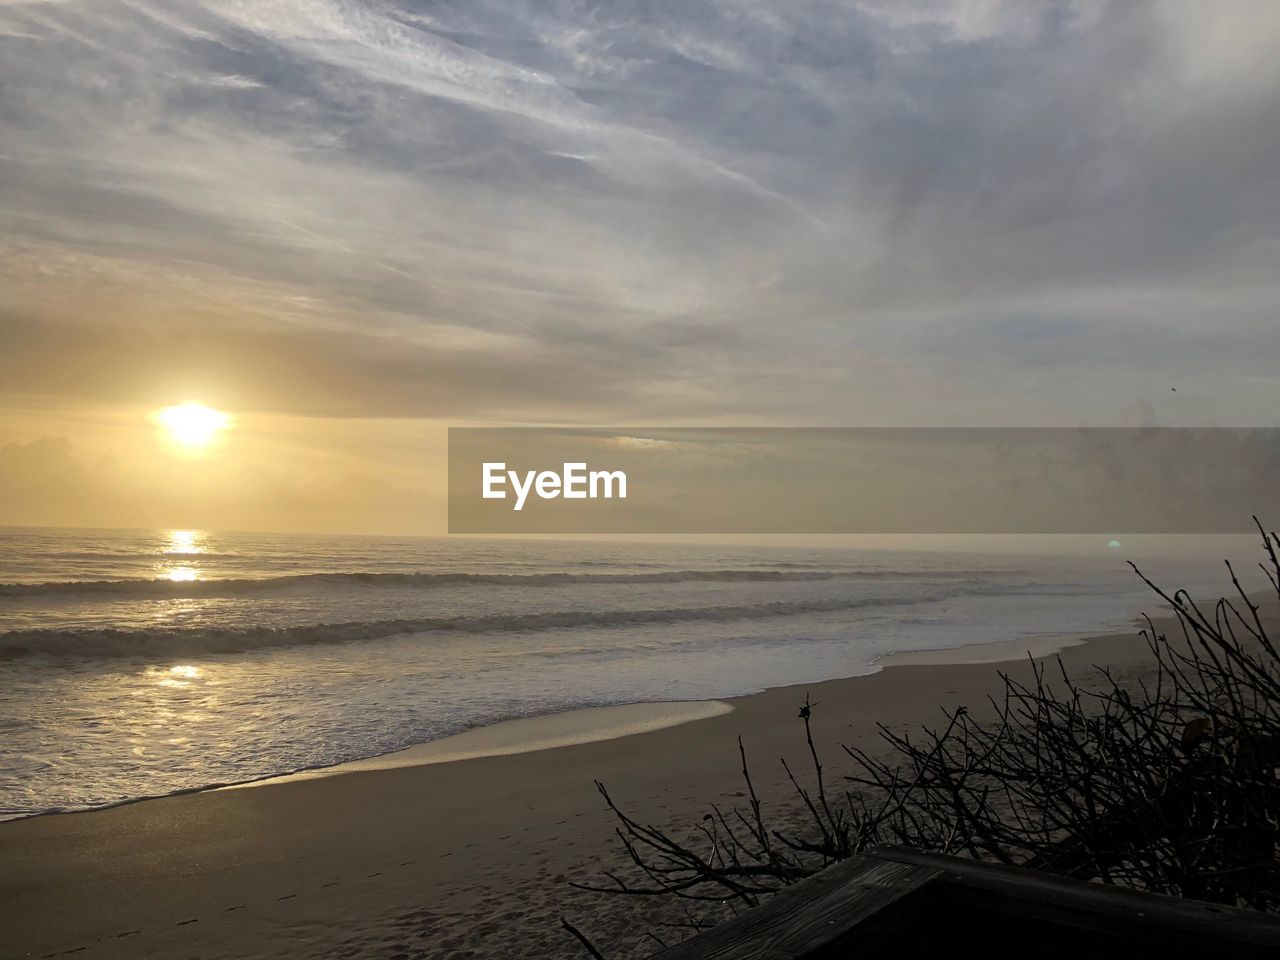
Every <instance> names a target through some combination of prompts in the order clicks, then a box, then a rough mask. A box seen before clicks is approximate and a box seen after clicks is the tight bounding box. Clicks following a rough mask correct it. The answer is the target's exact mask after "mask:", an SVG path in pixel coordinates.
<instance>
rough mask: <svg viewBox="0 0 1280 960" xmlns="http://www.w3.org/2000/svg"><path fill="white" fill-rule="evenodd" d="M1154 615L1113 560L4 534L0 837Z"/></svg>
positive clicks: (1183, 580) (1193, 572)
mask: <svg viewBox="0 0 1280 960" xmlns="http://www.w3.org/2000/svg"><path fill="white" fill-rule="evenodd" d="M1157 573H1158V574H1159V575H1162V576H1165V577H1170V576H1172V577H1176V578H1177V583H1176V585H1177V586H1184V585H1189V586H1196V585H1201V586H1203V587H1204V588H1205V589H1208V588H1209V587H1210V586H1211V585H1215V586H1214V589H1216V584H1217V581H1218V580H1220V579H1221V566H1220V565H1211V564H1207V563H1203V562H1201V563H1199V564H1189V565H1188V564H1187V563H1184V564H1183V566H1182V567H1177V568H1175V567H1174V566H1171V565H1170V564H1165V565H1163V566H1162V567H1161V568H1160V569H1159V570H1157ZM1213 595H1214V596H1216V595H1217V594H1216V593H1214V594H1213ZM1159 610H1160V607H1159V604H1158V603H1157V602H1156V598H1155V597H1154V596H1153V595H1152V594H1151V593H1150V591H1149V590H1148V589H1147V588H1146V587H1145V586H1144V585H1143V584H1142V583H1141V582H1140V581H1139V580H1138V579H1137V577H1136V576H1135V575H1134V574H1133V573H1132V571H1131V570H1129V568H1128V567H1127V566H1126V565H1125V564H1124V563H1123V562H1122V560H1121V559H1120V558H1119V557H1118V556H1116V555H1115V554H1114V553H1107V552H1104V553H1103V554H1102V555H1101V556H1099V557H1097V558H1087V559H1082V558H1078V557H1075V558H1051V557H1036V556H1030V555H978V554H958V553H920V552H905V551H904V552H883V551H876V552H869V551H852V550H839V549H818V548H783V547H759V546H715V545H702V544H699V545H689V544H650V543H602V542H580V541H538V542H532V541H524V542H521V541H502V540H465V539H444V538H439V539H429V538H390V537H321V536H301V535H279V534H250V533H217V532H207V531H198V530H136V531H121V530H52V529H34V528H31V529H27V528H0V818H11V817H18V816H27V815H31V814H37V813H43V812H50V811H70V810H81V809H88V808H93V807H98V806H103V805H109V804H114V803H120V802H125V801H128V800H133V799H137V798H141V797H149V796H158V795H164V794H169V793H174V792H178V791H184V790H191V789H197V788H201V787H207V786H211V785H218V784H227V783H238V782H245V781H250V780H256V779H261V778H264V777H270V776H274V775H279V774H285V773H290V772H293V771H297V770H303V769H309V768H312V767H317V766H325V765H330V764H336V763H340V762H344V761H349V760H354V759H358V758H363V757H370V756H376V755H380V754H383V753H387V752H390V751H394V750H398V749H401V748H404V747H406V746H409V745H412V744H416V743H423V742H427V741H431V740H436V739H439V738H441V737H445V736H448V735H450V734H454V733H458V732H460V731H462V730H466V729H469V728H472V727H476V726H480V725H485V724H490V723H494V722H497V721H500V720H505V719H511V718H517V717H527V716H534V715H540V714H546V713H551V712H556V711H562V710H567V709H572V708H577V707H585V706H603V705H610V704H621V703H634V702H645V701H671V700H694V699H704V698H715V697H727V696H733V695H738V694H744V693H749V692H752V691H756V690H760V689H762V688H765V687H773V686H781V685H787V684H802V683H808V682H816V681H818V680H823V679H830V678H834V677H846V676H855V675H859V674H865V673H869V672H872V671H874V670H876V669H877V662H878V661H879V660H880V658H882V657H884V656H885V655H887V654H891V653H895V652H902V651H918V650H934V649H944V648H953V647H963V646H967V645H971V644H982V643H992V642H1000V641H1008V640H1017V639H1020V638H1024V637H1031V636H1044V635H1079V634H1088V633H1097V632H1104V631H1107V630H1112V629H1118V628H1123V627H1125V626H1126V625H1128V624H1129V623H1131V622H1132V620H1133V618H1134V617H1135V616H1136V615H1137V614H1139V613H1140V612H1142V611H1150V612H1153V613H1155V612H1159Z"/></svg>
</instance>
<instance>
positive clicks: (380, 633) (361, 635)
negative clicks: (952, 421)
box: [0, 592, 950, 660]
mask: <svg viewBox="0 0 1280 960" xmlns="http://www.w3.org/2000/svg"><path fill="white" fill-rule="evenodd" d="M948 595H950V594H948V593H945V592H943V593H938V594H934V595H932V596H918V597H912V598H905V597H863V598H860V599H852V598H849V599H830V600H811V601H777V602H773V603H759V604H749V605H743V606H717V607H677V608H660V609H650V610H594V611H591V610H588V611H577V612H563V613H532V614H501V615H494V616H482V617H421V618H415V619H401V620H373V621H356V622H351V623H318V624H303V625H296V626H287V627H186V628H184V627H153V628H146V629H140V630H124V629H118V628H103V629H89V630H53V629H34V630H11V631H9V632H7V633H2V634H0V660H16V659H19V658H24V657H57V658H64V657H74V658H80V659H95V660H97V659H116V658H124V657H186V656H201V655H210V654H226V653H243V652H246V651H249V650H265V649H271V648H276V647H293V646H304V645H311V644H337V643H351V642H356V641H361V640H377V639H382V638H385V637H393V636H397V635H400V634H416V633H426V634H430V633H440V632H452V633H514V632H520V631H540V630H561V629H567V628H581V627H599V628H602V629H608V628H618V627H629V626H644V625H650V624H662V623H690V622H696V621H728V620H754V619H760V618H764V617H779V616H796V615H799V614H812V613H832V612H839V611H846V610H856V609H861V608H867V607H889V606H901V605H911V604H917V603H922V602H929V601H933V600H940V599H943V598H944V597H946V596H948Z"/></svg>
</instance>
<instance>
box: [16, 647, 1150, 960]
mask: <svg viewBox="0 0 1280 960" xmlns="http://www.w3.org/2000/svg"><path fill="white" fill-rule="evenodd" d="M1062 642H1063V640H1062V638H1055V639H1053V640H1052V641H1046V640H1043V639H1042V640H1039V641H1036V642H1034V643H1031V642H1028V643H1024V644H1004V645H999V646H997V645H992V646H990V647H985V648H984V647H975V648H967V649H966V650H963V651H958V652H957V651H949V652H931V653H928V654H913V655H910V656H906V655H904V656H899V657H895V658H893V661H891V662H889V663H888V664H887V665H886V666H885V668H884V669H883V670H882V671H881V672H879V673H876V674H874V675H870V676H860V677H853V678H850V679H844V680H832V681H826V682H823V683H815V684H809V685H806V686H804V687H790V688H779V689H774V690H768V691H765V692H763V693H760V694H756V695H753V696H747V697H740V698H736V699H733V700H730V701H728V702H727V704H728V706H725V705H724V704H721V703H719V702H710V703H705V704H692V705H683V706H680V705H677V706H672V705H659V706H658V707H656V708H655V707H653V706H652V705H651V706H649V707H644V708H639V709H637V710H633V711H630V712H628V711H627V710H625V709H624V710H620V711H617V712H616V715H614V716H612V717H602V716H595V717H592V716H589V715H588V716H585V717H583V716H577V717H575V716H573V715H571V714H565V715H560V716H559V718H554V719H553V718H547V719H546V720H545V721H544V723H543V724H542V725H541V726H538V725H537V724H535V725H534V728H533V729H532V731H530V730H529V729H523V730H521V729H516V730H515V731H514V732H513V731H512V730H511V729H510V728H508V729H506V730H499V731H498V732H497V733H496V734H495V733H494V729H495V728H489V732H488V733H484V732H483V731H475V732H473V733H472V734H464V735H462V737H461V738H455V739H454V742H453V743H450V742H448V741H442V742H441V743H440V744H436V745H433V746H430V747H424V748H415V751H417V752H416V754H415V751H408V752H406V754H405V755H398V756H397V755H392V756H391V757H389V758H381V759H380V761H378V762H375V763H372V764H369V765H368V767H369V768H367V769H348V770H345V771H343V772H341V773H340V774H339V775H326V776H310V777H296V778H287V779H285V780H278V781H270V782H265V783H260V784H258V785H256V786H254V787H253V788H252V789H235V790H216V791H205V792H201V793H194V794H187V795H183V796H175V797H166V798H163V799H157V800H148V801H143V802H139V803H133V804H128V805H125V806H120V807H114V808H111V809H106V810H100V811H94V812H88V813H76V814H65V815H53V816H43V817H35V818H30V819H27V820H18V821H11V822H8V823H0V956H3V957H6V958H7V957H50V956H61V955H73V956H76V957H83V958H91V957H131V958H132V957H157V958H165V960H184V958H195V957H201V958H224V957H225V958H231V957H238V958H245V957H279V958H294V957H297V958H310V957H382V958H393V957H429V958H442V957H476V958H497V960H501V958H507V957H511V958H514V957H522V958H523V957H552V958H556V957H566V958H567V957H581V956H584V954H582V953H581V952H580V951H579V949H578V948H577V947H576V946H575V944H574V943H573V942H572V941H571V940H570V938H569V937H568V936H567V935H566V934H565V933H564V932H563V931H562V930H561V929H559V926H558V917H559V916H560V915H561V914H567V915H568V916H570V917H571V918H573V919H574V920H575V922H577V923H578V924H579V926H581V927H582V928H583V929H584V930H586V931H587V932H589V933H590V934H591V935H592V936H593V937H594V938H596V939H597V940H598V942H600V943H601V944H602V945H603V946H608V947H610V948H611V949H610V950H609V951H608V954H609V956H610V957H611V958H621V957H626V956H636V955H639V953H638V951H639V950H640V948H641V945H642V943H643V939H642V936H641V934H642V931H643V930H644V929H645V928H646V927H647V926H649V925H650V924H651V922H652V921H653V919H654V917H655V916H656V913H655V911H660V909H661V908H660V907H658V906H656V905H654V906H647V905H646V903H641V902H637V901H635V900H633V899H629V898H617V897H606V896H602V895H599V894H590V893H584V892H580V891H576V890H574V889H572V888H571V887H569V886H568V885H567V883H566V881H567V880H570V879H578V880H586V879H590V878H592V877H597V876H598V875H599V872H600V870H601V869H603V868H607V867H610V866H613V865H616V864H618V863H620V862H621V859H622V857H621V851H620V849H619V847H618V844H617V841H616V839H615V838H614V835H613V821H612V819H611V817H610V815H609V813H608V811H607V810H605V809H604V806H603V804H602V802H601V800H600V797H599V796H598V794H597V793H596V791H595V787H594V785H593V780H594V779H597V778H598V779H600V780H603V781H604V782H605V783H606V784H607V785H608V787H609V789H610V792H611V793H612V794H613V795H614V797H615V798H617V799H619V800H620V801H622V802H624V803H625V805H626V806H627V808H628V810H629V811H630V812H632V813H634V814H635V815H636V816H637V817H639V818H641V819H648V820H652V821H654V822H658V823H661V824H663V825H669V826H671V827H673V828H676V829H687V827H688V826H689V825H690V824H692V823H693V822H695V821H696V820H697V819H698V818H699V817H700V816H701V814H702V813H703V812H705V810H706V809H707V805H708V804H709V803H711V802H719V803H723V804H727V805H730V806H732V804H734V803H735V802H736V803H740V802H741V797H742V782H741V776H740V772H739V761H738V756H737V751H736V738H737V737H738V736H739V735H740V734H741V735H742V736H743V738H744V740H745V742H746V744H747V748H748V751H749V753H750V756H751V757H752V766H753V775H754V777H755V781H756V785H757V788H758V790H759V791H760V793H761V794H762V796H763V797H764V798H765V800H766V804H767V805H774V804H776V803H777V802H778V801H780V800H782V799H783V798H788V797H789V790H788V789H787V787H786V784H785V775H784V774H783V771H782V768H781V765H780V764H779V763H778V759H779V758H780V757H782V756H787V757H790V758H792V759H793V760H795V761H797V762H800V761H803V759H804V757H803V751H804V744H803V740H802V739H801V733H802V731H801V728H800V726H799V723H798V721H797V720H796V719H795V717H796V710H797V708H798V706H799V705H800V703H801V702H802V701H803V700H804V698H805V696H806V695H809V696H810V697H811V698H812V699H813V700H814V701H815V702H816V703H818V706H817V708H816V710H815V714H814V717H815V724H816V735H817V739H818V742H819V746H820V748H821V750H822V751H823V753H824V756H825V758H826V760H827V762H828V766H829V769H830V771H831V772H832V773H833V774H836V775H838V774H839V772H840V769H841V766H842V764H841V757H842V754H841V753H840V752H839V750H838V745H839V744H840V743H852V744H858V745H870V744H874V743H875V742H876V737H877V733H876V723H877V722H883V723H885V724H887V725H889V726H891V727H899V728H901V727H904V726H913V725H919V724H921V723H932V722H936V721H937V720H938V719H939V718H940V716H941V714H940V708H942V707H954V706H958V705H961V704H965V705H970V706H975V705H980V704H981V703H982V702H984V701H985V699H986V697H987V695H988V694H989V693H992V692H995V691H996V690H997V689H998V685H999V679H998V671H999V670H1001V669H1004V670H1008V671H1011V672H1014V673H1022V672H1025V671H1027V670H1028V669H1029V664H1028V663H1027V662H1026V660H1025V657H1026V654H1027V652H1028V651H1030V652H1031V653H1034V654H1039V655H1042V656H1043V655H1046V654H1047V653H1048V651H1047V649H1046V647H1047V646H1057V645H1060V644H1061V643H1062ZM1072 643H1073V645H1070V646H1067V648H1066V649H1064V650H1063V651H1062V653H1061V656H1062V658H1063V660H1064V662H1065V663H1066V664H1067V665H1068V667H1069V668H1070V669H1072V670H1073V671H1081V672H1083V671H1085V670H1087V669H1088V668H1089V667H1090V666H1091V665H1095V664H1107V665H1110V666H1113V667H1116V668H1118V669H1119V670H1120V671H1121V672H1123V671H1124V670H1126V669H1134V670H1140V669H1142V665H1143V664H1145V663H1146V662H1147V659H1148V654H1147V650H1146V647H1145V644H1144V643H1143V642H1142V641H1141V640H1140V639H1138V638H1137V637H1134V636H1124V635H1116V636H1109V637H1099V638H1091V639H1087V640H1080V641H1072ZM948 660H960V661H965V662H960V663H955V662H948ZM728 707H731V708H732V709H728ZM663 717H665V718H666V719H665V720H664V719H663ZM673 718H674V719H673ZM667 721H671V722H670V723H669V724H668V723H667ZM592 727H600V728H607V735H606V736H605V737H604V738H600V739H596V738H594V737H593V736H592V735H590V734H589V733H584V730H588V731H589V730H590V728H592ZM637 728H639V729H642V731H643V732H633V730H634V729H637ZM468 737H470V739H469V740H468V739H466V738H468ZM495 738H496V739H495ZM459 740H461V743H459V742H458V741H459ZM583 741H586V742H583ZM530 743H533V744H534V747H538V748H537V749H535V748H534V747H530V748H529V749H523V748H522V749H521V750H519V751H518V752H517V751H516V750H513V749H511V747H512V745H513V744H514V745H516V746H518V747H519V746H521V745H522V744H523V745H526V746H527V745H528V744H530ZM541 747H546V749H541ZM485 754H488V755H485ZM356 766H357V767H358V766H359V765H356ZM783 806H784V808H785V807H786V806H789V804H786V803H784V805H783Z"/></svg>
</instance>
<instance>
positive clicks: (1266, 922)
mask: <svg viewBox="0 0 1280 960" xmlns="http://www.w3.org/2000/svg"><path fill="white" fill-rule="evenodd" d="M975 951H978V952H979V953H975ZM970 955H985V956H988V957H990V958H991V960H995V958H1001V957H1020V958H1021V957H1025V958H1028V960H1058V958H1071V960H1094V958H1110V957H1116V958H1120V957H1123V958H1125V960H1147V958H1151V960H1166V958H1192V957H1195V958H1212V960H1255V958H1257V960H1262V958H1264V957H1265V958H1269V960H1280V918H1277V917H1276V916H1273V915H1271V914H1265V913H1259V912H1256V911H1252V910H1241V909H1237V908H1234V907H1225V906H1219V905H1217V904H1212V903H1202V902H1199V901H1195V900H1185V899H1180V898H1175V897H1164V896H1158V895H1155V894H1148V893H1137V892H1134V891H1131V890H1124V889H1121V888H1118V887H1114V886H1104V885H1101V884H1093V883H1082V882H1080V881H1076V880H1065V879H1062V878H1059V877H1054V876H1051V875H1048V874H1044V873H1037V872H1033V871H1030V870H1022V869H1018V868H1013V867H1001V866H993V865H989V864H985V863H977V862H975V861H972V860H964V859H960V858H957V857H946V856H939V855H936V854H927V853H918V852H915V851H912V850H905V849H902V848H898V847H881V848H877V849H875V850H873V851H871V852H869V853H866V854H862V855H860V856H857V857H854V858H852V859H850V860H846V861H844V862H842V863H838V864H836V865H835V866H833V867H830V868H829V869H827V870H824V871H823V872H822V873H820V874H817V875H816V876H813V877H810V878H809V879H807V880H804V881H803V882H801V883H798V884H796V885H795V886H793V887H789V888H787V889H786V890H784V891H783V892H781V893H779V894H778V895H776V896H775V897H773V898H772V899H770V900H768V901H766V902H765V903H764V904H762V905H761V906H760V907H757V908H756V909H754V910H751V911H748V912H746V913H744V914H742V915H740V916H738V917H736V918H734V919H733V920H730V921H728V922H727V923H724V924H722V925H720V926H718V927H715V928H714V929H712V930H708V931H706V932H705V933H702V934H700V935H698V936H696V937H693V938H692V939H690V940H687V941H685V942H684V943H681V944H678V945H676V946H674V947H671V948H669V949H667V950H664V951H662V952H661V953H659V954H658V955H657V958H661V960H766V958H767V960H802V958H803V960H808V958H813V960H830V958H837V957H839V958H868V960H875V958H881V957H883V958H886V960H888V958H892V960H914V958H917V957H948V958H957V960H959V958H963V957H965V956H970ZM655 960H656V958H655Z"/></svg>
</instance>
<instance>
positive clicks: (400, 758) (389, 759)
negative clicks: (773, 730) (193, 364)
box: [222, 700, 733, 790]
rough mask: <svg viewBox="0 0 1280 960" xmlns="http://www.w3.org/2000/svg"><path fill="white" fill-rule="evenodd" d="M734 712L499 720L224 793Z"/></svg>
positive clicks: (639, 710) (609, 710)
mask: <svg viewBox="0 0 1280 960" xmlns="http://www.w3.org/2000/svg"><path fill="white" fill-rule="evenodd" d="M731 710H733V706H732V705H731V704H728V703H725V702H724V701H723V700H681V701H672V702H666V703H624V704H618V705H616V706H609V707H587V708H584V709H581V710H568V711H565V712H563V713H549V714H544V715H543V716H538V717H519V718H517V719H515V720H503V721H501V722H499V723H494V724H490V725H489V726H485V727H476V728H475V729H472V730H467V731H464V732H463V733H459V734H455V735H454V736H452V737H444V738H443V739H440V740H433V741H431V742H430V743H420V744H416V745H415V746H412V747H408V748H407V749H404V750H397V751H396V752H394V753H387V754H383V755H382V756H380V757H369V758H367V759H364V760H352V761H350V762H348V763H340V764H337V765H336V766H332V767H322V768H320V769H316V770H303V771H300V772H298V773H292V774H288V775H287V776H283V777H271V778H269V779H266V780H254V781H251V782H249V783H240V784H234V785H232V786H228V787H224V788H222V789H225V790H236V789H239V788H241V787H257V786H264V785H267V784H275V783H290V782H293V781H297V780H314V779H317V778H319V777H333V776H338V775H341V774H346V773H360V772H363V771H368V770H390V769H394V768H396V767H417V766H423V765H426V764H432V763H451V762H453V761H456V760H474V759H477V758H479V757H505V756H510V755H512V754H517V753H532V752H534V751H535V750H551V749H554V748H556V747H568V746H573V745H575V744H580V743H595V742H597V741H600V740H616V739H617V738H619V737H628V736H632V735H633V734H637V733H650V732H652V731H654V730H662V729H665V728H667V727H674V726H678V725H680V724H683V723H690V722H692V721H694V720H705V719H707V718H709V717H718V716H720V715H721V714H725V713H729V712H730V711H731Z"/></svg>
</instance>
